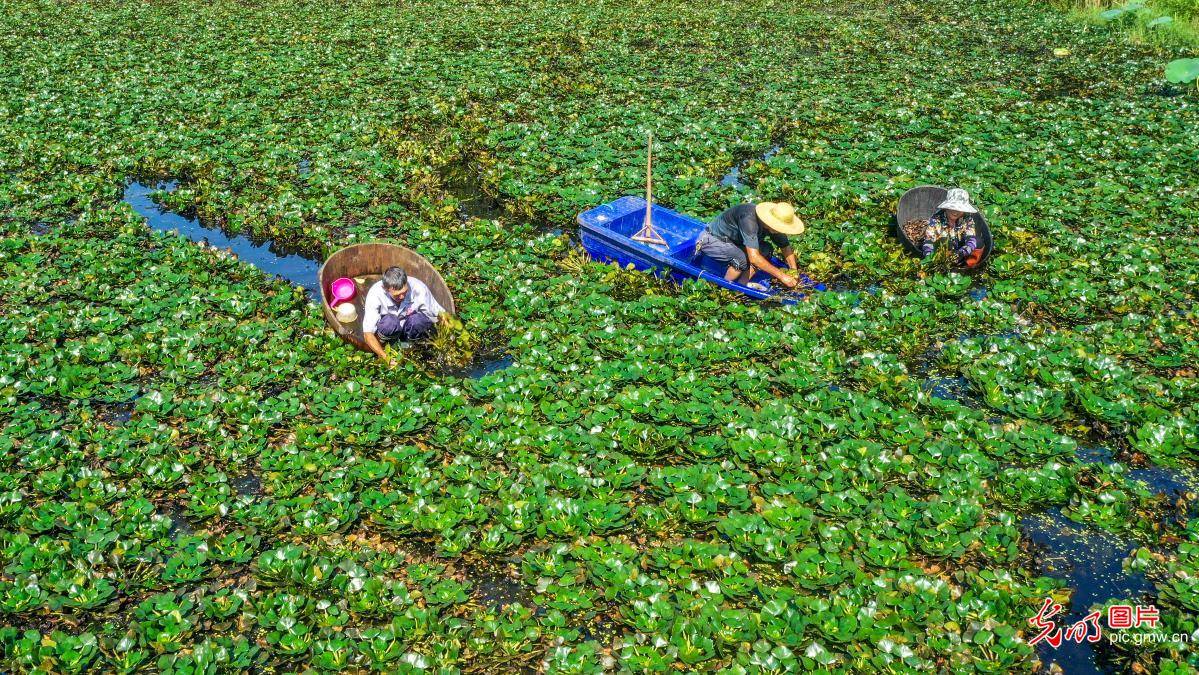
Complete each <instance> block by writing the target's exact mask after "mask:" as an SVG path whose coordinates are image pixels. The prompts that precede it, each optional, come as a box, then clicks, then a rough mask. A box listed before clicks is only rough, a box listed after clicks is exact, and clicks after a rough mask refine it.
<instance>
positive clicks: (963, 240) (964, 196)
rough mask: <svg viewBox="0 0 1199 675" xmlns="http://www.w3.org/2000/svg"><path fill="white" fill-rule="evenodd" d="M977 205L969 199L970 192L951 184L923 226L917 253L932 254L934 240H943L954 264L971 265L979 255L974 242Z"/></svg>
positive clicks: (979, 250)
mask: <svg viewBox="0 0 1199 675" xmlns="http://www.w3.org/2000/svg"><path fill="white" fill-rule="evenodd" d="M977 213H978V209H976V208H974V205H973V204H971V203H970V193H969V192H966V191H965V190H963V189H961V188H953V189H952V190H950V191H949V193H948V194H947V195H946V196H945V201H943V202H941V203H940V204H938V205H937V210H936V211H934V212H933V215H932V216H931V217H930V218H929V219H928V225H927V226H926V227H925V228H924V243H922V244H921V245H920V253H921V255H922V256H923V257H925V258H927V257H929V256H930V255H932V254H933V250H935V249H936V247H937V243H938V242H941V241H944V242H945V243H946V245H948V246H949V247H950V248H951V249H952V250H953V252H954V253H955V254H957V257H958V264H960V265H962V266H964V267H974V266H975V265H978V263H979V261H980V260H981V259H982V255H983V250H982V248H981V247H979V245H978V234H977V231H976V228H977V226H978V223H977V222H976V221H975V214H977Z"/></svg>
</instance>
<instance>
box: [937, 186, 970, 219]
mask: <svg viewBox="0 0 1199 675" xmlns="http://www.w3.org/2000/svg"><path fill="white" fill-rule="evenodd" d="M937 209H938V210H942V209H944V210H946V211H961V212H962V213H978V209H976V208H974V205H973V204H971V203H970V193H969V192H966V191H965V190H963V189H962V188H954V189H952V190H950V191H949V193H948V194H947V195H945V201H943V202H941V203H940V204H937Z"/></svg>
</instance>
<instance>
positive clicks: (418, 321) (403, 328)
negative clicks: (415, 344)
mask: <svg viewBox="0 0 1199 675" xmlns="http://www.w3.org/2000/svg"><path fill="white" fill-rule="evenodd" d="M434 326H435V323H434V321H433V319H430V318H429V317H427V316H425V315H424V313H423V312H413V313H411V314H409V315H408V316H405V317H399V316H394V315H392V314H388V315H387V316H382V317H379V327H378V330H377V331H376V334H377V335H378V336H379V339H381V340H384V341H386V342H395V341H396V340H402V341H404V342H412V341H413V340H419V339H421V338H423V337H427V336H428V335H429V334H430V333H432V332H433V327H434Z"/></svg>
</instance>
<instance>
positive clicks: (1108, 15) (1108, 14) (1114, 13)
mask: <svg viewBox="0 0 1199 675" xmlns="http://www.w3.org/2000/svg"><path fill="white" fill-rule="evenodd" d="M1127 11H1128V10H1126V9H1124V8H1123V7H1115V8H1113V9H1109V10H1106V11H1103V12H1100V13H1099V18H1100V19H1103V20H1104V21H1111V20H1112V19H1118V18H1120V17H1121V16H1124V14H1125V13H1126V12H1127Z"/></svg>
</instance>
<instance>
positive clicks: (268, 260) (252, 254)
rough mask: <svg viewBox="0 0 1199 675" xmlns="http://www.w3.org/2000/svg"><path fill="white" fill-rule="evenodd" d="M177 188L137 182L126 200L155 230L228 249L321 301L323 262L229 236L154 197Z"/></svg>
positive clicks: (169, 183)
mask: <svg viewBox="0 0 1199 675" xmlns="http://www.w3.org/2000/svg"><path fill="white" fill-rule="evenodd" d="M175 187H176V183H175V181H167V182H163V183H158V184H156V185H154V186H149V185H145V184H144V183H138V182H136V181H134V182H131V183H129V185H128V186H127V187H126V188H125V198H124V201H125V203H126V204H129V205H130V206H132V207H133V210H134V211H137V213H138V215H140V216H142V217H143V218H145V219H146V222H147V223H148V224H149V225H150V228H151V229H154V230H157V231H159V232H177V233H179V234H180V235H182V236H184V237H187V238H188V239H190V240H192V241H196V242H205V243H207V244H208V245H209V246H212V247H213V248H219V249H228V250H229V251H231V252H232V253H233V255H235V256H237V257H238V259H239V260H241V261H242V262H246V263H249V264H251V265H253V266H255V267H257V268H258V269H260V270H262V271H263V272H266V273H267V274H271V275H274V276H277V277H280V278H282V279H284V280H285V281H288V282H289V283H292V284H294V285H296V286H300V287H302V288H304V290H306V291H308V297H309V298H310V299H311V300H312V301H313V302H317V301H319V300H320V295H321V291H320V282H319V281H317V272H318V271H319V270H320V267H321V264H320V263H319V262H317V261H315V260H312V259H311V258H305V257H304V256H300V255H295V254H279V253H276V252H275V250H274V244H273V243H272V242H271V241H269V240H268V241H264V242H255V241H254V240H252V239H250V238H248V237H245V236H242V235H237V236H229V235H227V234H225V233H224V232H222V231H221V230H220V229H219V228H215V227H205V226H204V225H202V224H201V223H200V220H199V219H198V218H187V217H185V216H182V215H180V214H178V213H175V212H173V211H168V210H166V209H164V208H162V207H161V206H159V205H158V203H157V202H155V201H154V200H153V199H152V197H151V196H152V195H153V194H154V193H155V192H157V191H160V190H165V191H167V192H170V191H172V190H174V189H175Z"/></svg>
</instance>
